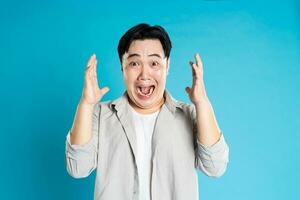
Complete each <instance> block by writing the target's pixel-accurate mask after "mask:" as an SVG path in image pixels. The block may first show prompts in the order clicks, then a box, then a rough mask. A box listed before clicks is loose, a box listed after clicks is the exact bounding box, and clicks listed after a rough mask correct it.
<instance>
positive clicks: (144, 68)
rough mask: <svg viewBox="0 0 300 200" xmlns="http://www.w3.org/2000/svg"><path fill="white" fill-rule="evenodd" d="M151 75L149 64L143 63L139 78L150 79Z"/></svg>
mask: <svg viewBox="0 0 300 200" xmlns="http://www.w3.org/2000/svg"><path fill="white" fill-rule="evenodd" d="M149 75H150V71H149V67H148V66H147V65H143V66H142V67H141V71H140V75H139V79H140V80H148V79H149Z"/></svg>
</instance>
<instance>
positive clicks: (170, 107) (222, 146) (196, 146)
mask: <svg viewBox="0 0 300 200" xmlns="http://www.w3.org/2000/svg"><path fill="white" fill-rule="evenodd" d="M164 96H165V98H166V101H165V103H164V104H163V106H162V107H161V109H160V112H159V114H158V117H157V120H156V124H155V127H154V132H153V136H152V174H151V184H150V192H151V199H152V200H173V199H176V200H187V199H188V200H196V199H198V179H197V173H196V170H197V169H198V170H201V171H202V172H203V173H204V174H206V175H208V176H211V177H220V176H221V175H223V174H224V172H225V171H226V167H227V163H228V157H229V148H228V145H227V144H226V142H225V139H224V135H223V133H222V132H221V137H220V139H219V140H218V141H217V143H215V144H214V145H212V146H204V145H202V144H201V143H200V142H199V141H198V139H197V125H196V111H195V106H194V105H193V104H186V103H184V102H180V101H177V100H175V99H174V98H173V97H172V96H171V95H170V93H169V92H168V91H167V90H165V92H164ZM129 106H130V105H129V103H128V97H127V94H126V92H125V93H124V94H123V95H122V96H121V97H120V98H118V99H116V100H113V101H107V102H98V103H97V104H96V105H95V106H94V112H93V123H92V139H91V140H90V141H89V142H88V143H87V144H85V145H71V144H70V138H69V137H70V131H69V132H68V135H67V139H66V167H67V171H68V173H69V174H70V175H71V176H72V177H74V178H83V177H87V176H88V175H89V174H90V173H91V172H92V171H93V170H95V169H96V181H95V190H94V199H95V200H120V199H122V200H137V199H138V196H139V195H138V194H139V179H138V170H137V165H136V161H135V159H136V154H137V143H136V134H135V129H134V127H133V124H134V123H133V121H132V113H131V112H130V110H129V109H130V108H129Z"/></svg>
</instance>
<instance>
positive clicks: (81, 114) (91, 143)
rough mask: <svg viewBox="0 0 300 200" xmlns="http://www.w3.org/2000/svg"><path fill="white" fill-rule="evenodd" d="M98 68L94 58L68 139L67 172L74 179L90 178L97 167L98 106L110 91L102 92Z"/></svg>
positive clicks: (85, 78)
mask: <svg viewBox="0 0 300 200" xmlns="http://www.w3.org/2000/svg"><path fill="white" fill-rule="evenodd" d="M96 65H97V60H96V57H95V55H93V56H91V58H90V60H89V62H88V64H87V68H86V70H85V74H84V81H85V82H84V88H83V92H82V97H81V99H80V102H79V104H78V106H77V111H76V114H75V117H74V121H73V125H72V128H71V130H70V131H69V132H68V135H67V139H66V165H67V171H68V173H69V174H70V175H71V176H73V177H74V178H82V177H86V176H88V175H89V174H90V173H91V172H92V171H93V170H94V169H95V168H96V166H97V153H98V152H97V144H98V132H99V130H98V123H99V114H100V105H99V104H98V102H99V101H100V100H101V98H102V96H103V95H104V94H105V93H106V92H107V91H108V88H107V87H105V88H103V89H101V90H100V89H99V87H98V81H97V74H96Z"/></svg>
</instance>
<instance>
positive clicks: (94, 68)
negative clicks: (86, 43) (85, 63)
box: [92, 59, 98, 77]
mask: <svg viewBox="0 0 300 200" xmlns="http://www.w3.org/2000/svg"><path fill="white" fill-rule="evenodd" d="M97 63H98V60H97V59H96V60H95V63H94V65H93V68H92V76H93V77H97V72H96V68H97Z"/></svg>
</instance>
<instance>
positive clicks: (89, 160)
mask: <svg viewBox="0 0 300 200" xmlns="http://www.w3.org/2000/svg"><path fill="white" fill-rule="evenodd" d="M99 114H100V105H99V104H96V105H95V106H94V110H93V117H92V137H91V139H90V140H89V141H88V142H87V143H86V144H84V145H76V144H73V145H72V144H71V142H70V134H71V131H70V130H69V131H68V134H67V136H66V144H65V151H66V152H65V155H66V168H67V172H68V173H69V174H70V175H71V176H72V177H74V178H84V177H87V176H89V175H90V174H91V173H92V171H93V170H94V169H95V168H96V167H97V156H98V151H97V149H98V131H99Z"/></svg>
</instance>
